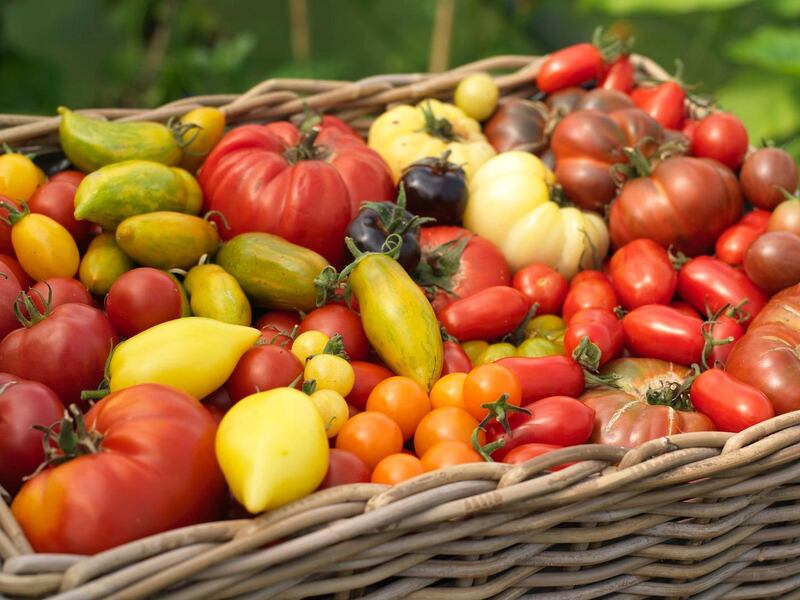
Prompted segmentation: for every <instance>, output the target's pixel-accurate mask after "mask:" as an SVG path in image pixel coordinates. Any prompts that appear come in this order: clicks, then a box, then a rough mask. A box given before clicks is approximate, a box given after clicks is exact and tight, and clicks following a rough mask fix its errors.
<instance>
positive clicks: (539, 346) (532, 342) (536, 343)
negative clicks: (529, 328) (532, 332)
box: [514, 337, 565, 357]
mask: <svg viewBox="0 0 800 600" xmlns="http://www.w3.org/2000/svg"><path fill="white" fill-rule="evenodd" d="M564 353H565V350H564V343H563V340H562V341H561V342H553V341H550V340H548V339H545V338H541V337H539V338H528V339H527V340H525V341H523V342H522V343H521V344H520V345H519V346H517V352H516V354H515V355H514V356H529V357H537V356H558V355H559V354H564Z"/></svg>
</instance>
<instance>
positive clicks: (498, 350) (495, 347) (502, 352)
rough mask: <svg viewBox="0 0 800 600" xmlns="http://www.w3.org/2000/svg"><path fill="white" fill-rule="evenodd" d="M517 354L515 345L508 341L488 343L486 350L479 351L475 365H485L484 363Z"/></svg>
mask: <svg viewBox="0 0 800 600" xmlns="http://www.w3.org/2000/svg"><path fill="white" fill-rule="evenodd" d="M516 355H517V347H516V346H515V345H514V344H511V343H509V342H499V343H497V344H490V345H489V347H488V348H486V350H484V351H483V352H481V353H480V355H479V356H478V358H476V359H475V366H476V367H477V366H478V365H485V364H486V363H490V362H494V361H496V360H500V359H501V358H507V357H509V356H516Z"/></svg>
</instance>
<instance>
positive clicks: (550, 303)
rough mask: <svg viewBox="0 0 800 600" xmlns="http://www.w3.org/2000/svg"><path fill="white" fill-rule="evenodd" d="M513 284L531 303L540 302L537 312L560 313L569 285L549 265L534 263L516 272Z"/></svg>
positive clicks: (542, 313) (546, 313)
mask: <svg viewBox="0 0 800 600" xmlns="http://www.w3.org/2000/svg"><path fill="white" fill-rule="evenodd" d="M512 285H513V286H514V289H515V290H517V291H519V292H522V293H523V294H524V295H525V297H526V298H527V299H528V302H529V303H530V304H538V308H537V310H536V313H537V314H540V315H549V314H558V313H559V312H560V311H561V306H562V305H563V304H564V299H565V298H566V297H567V290H568V289H569V286H568V284H567V280H566V278H565V277H564V276H563V275H562V274H561V273H559V272H558V271H556V270H555V269H551V268H550V267H549V266H548V265H545V264H542V263H534V264H532V265H528V266H527V267H524V268H523V269H520V270H519V271H517V272H516V273H515V274H514V280H513V283H512Z"/></svg>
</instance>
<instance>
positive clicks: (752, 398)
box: [691, 369, 775, 433]
mask: <svg viewBox="0 0 800 600" xmlns="http://www.w3.org/2000/svg"><path fill="white" fill-rule="evenodd" d="M691 397H692V404H693V405H694V407H695V408H696V409H697V410H698V411H700V412H701V413H703V414H705V415H707V416H708V417H709V418H710V419H711V420H712V421H713V422H714V426H715V427H716V428H717V429H718V430H719V431H732V432H733V433H738V432H740V431H742V430H743V429H747V428H748V427H751V426H752V425H755V424H756V423H761V422H762V421H766V420H767V419H771V418H772V417H774V416H775V410H774V409H773V408H772V403H771V402H770V401H769V398H767V396H766V395H765V394H764V393H763V392H761V391H759V390H758V389H756V388H754V387H753V386H751V385H748V384H746V383H743V382H741V381H739V380H737V379H736V378H735V377H733V376H732V375H730V374H729V373H726V372H725V371H722V370H721V369H709V370H708V371H705V372H704V373H701V374H700V376H699V377H698V378H697V379H695V380H694V383H693V384H692V391H691Z"/></svg>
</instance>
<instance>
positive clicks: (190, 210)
mask: <svg viewBox="0 0 800 600" xmlns="http://www.w3.org/2000/svg"><path fill="white" fill-rule="evenodd" d="M172 172H173V173H175V174H176V175H177V176H178V177H180V179H181V181H182V182H183V188H184V189H185V190H186V205H185V206H184V208H183V210H181V212H184V213H186V214H187V215H199V214H200V211H201V210H202V208H203V190H202V188H201V187H200V184H199V183H197V179H195V178H194V175H192V174H191V173H189V171H187V170H185V169H181V168H179V167H172Z"/></svg>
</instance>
